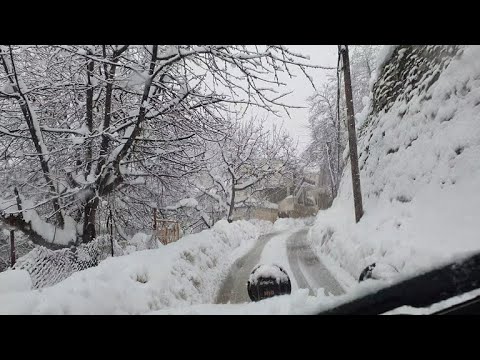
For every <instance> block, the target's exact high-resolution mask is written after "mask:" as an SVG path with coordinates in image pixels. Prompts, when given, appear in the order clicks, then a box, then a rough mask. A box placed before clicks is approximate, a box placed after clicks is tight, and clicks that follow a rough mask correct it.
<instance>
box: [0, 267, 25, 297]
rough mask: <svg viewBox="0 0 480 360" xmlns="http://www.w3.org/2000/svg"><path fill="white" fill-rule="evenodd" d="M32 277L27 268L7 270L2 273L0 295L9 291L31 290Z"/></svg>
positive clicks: (0, 276) (0, 274) (0, 275)
mask: <svg viewBox="0 0 480 360" xmlns="http://www.w3.org/2000/svg"><path fill="white" fill-rule="evenodd" d="M31 288H32V279H30V275H29V274H28V272H27V271H25V270H7V271H4V272H1V273H0V296H1V294H4V293H8V292H19V291H29V290H30V289H31Z"/></svg>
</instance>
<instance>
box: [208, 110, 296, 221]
mask: <svg viewBox="0 0 480 360" xmlns="http://www.w3.org/2000/svg"><path fill="white" fill-rule="evenodd" d="M292 145H293V143H292V139H291V138H290V137H289V136H288V135H287V134H286V132H285V131H284V130H283V129H282V128H281V127H280V128H276V127H274V128H273V129H272V130H266V129H265V128H264V127H263V126H262V125H261V123H257V122H256V121H255V120H253V119H252V120H250V121H248V122H246V123H240V122H234V123H233V125H232V130H231V133H230V135H228V136H227V137H225V139H223V140H222V141H220V142H218V143H215V144H214V146H213V148H212V149H211V150H210V152H209V155H210V156H211V157H210V158H209V161H207V162H206V174H207V175H208V177H209V178H210V182H209V183H207V186H200V187H199V189H200V190H201V191H202V193H203V194H205V195H207V196H208V197H210V198H211V199H213V200H215V201H216V202H217V203H218V206H219V208H220V209H221V210H223V211H224V213H225V215H226V218H227V220H228V221H229V222H231V221H232V220H233V214H234V210H235V207H237V206H240V205H249V204H250V205H252V206H255V205H259V200H261V199H262V198H263V197H264V196H263V195H265V193H266V191H267V190H269V189H272V188H275V187H276V186H277V185H278V182H279V181H281V177H282V176H283V175H284V174H285V172H287V170H288V166H289V164H290V162H291V161H292V160H293V157H294V150H293V146H292Z"/></svg>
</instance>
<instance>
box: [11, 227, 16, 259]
mask: <svg viewBox="0 0 480 360" xmlns="http://www.w3.org/2000/svg"><path fill="white" fill-rule="evenodd" d="M15 261H16V259H15V231H14V230H10V267H13V265H15Z"/></svg>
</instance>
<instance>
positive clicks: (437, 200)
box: [310, 46, 480, 283]
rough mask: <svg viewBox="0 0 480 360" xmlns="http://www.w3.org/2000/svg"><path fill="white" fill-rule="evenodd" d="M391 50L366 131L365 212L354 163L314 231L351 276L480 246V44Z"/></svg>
mask: <svg viewBox="0 0 480 360" xmlns="http://www.w3.org/2000/svg"><path fill="white" fill-rule="evenodd" d="M390 50H391V52H392V53H391V54H389V58H388V60H387V61H386V62H385V64H382V65H383V66H384V67H383V68H382V69H380V71H379V72H378V79H377V81H376V83H375V85H374V86H373V93H372V98H371V99H370V104H371V105H370V109H369V110H370V111H369V115H368V117H367V118H366V119H365V121H364V123H363V126H362V128H361V129H360V132H359V133H360V139H359V146H358V148H359V164H360V168H361V171H360V172H361V173H360V176H361V185H362V192H363V202H364V210H365V214H364V216H363V218H362V219H361V221H360V222H359V223H358V224H355V220H354V210H353V200H352V183H351V177H350V164H347V166H346V170H345V172H344V176H343V178H342V181H341V185H340V191H339V196H338V197H337V199H335V201H334V203H333V205H332V207H331V208H330V209H328V210H327V211H320V212H319V214H318V216H317V218H316V221H315V225H314V227H313V229H312V230H311V232H310V239H311V241H312V242H313V244H314V245H315V247H316V248H317V250H318V252H319V253H320V254H321V255H323V256H326V257H328V258H330V259H331V260H332V259H333V260H334V261H333V262H334V263H335V264H336V265H339V267H338V268H337V271H338V273H339V274H348V276H350V279H351V281H352V283H353V282H354V281H355V280H357V279H358V276H359V275H360V272H361V271H362V269H363V268H365V267H366V266H367V265H369V264H371V263H373V262H384V263H387V264H389V265H393V267H394V268H396V269H397V270H398V271H399V272H401V273H403V274H405V273H410V272H416V271H418V270H419V269H425V268H431V267H432V266H433V265H434V264H438V263H439V262H443V261H448V259H449V258H452V256H455V254H459V253H463V252H467V251H475V250H480V236H479V234H480V215H479V209H480V47H479V46H443V47H440V46H429V47H420V46H398V47H395V48H390Z"/></svg>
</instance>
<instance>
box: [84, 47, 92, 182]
mask: <svg viewBox="0 0 480 360" xmlns="http://www.w3.org/2000/svg"><path fill="white" fill-rule="evenodd" d="M89 54H91V53H90V52H89ZM93 65H94V64H93V60H89V61H88V63H87V85H88V86H87V103H86V122H87V128H88V131H89V132H90V134H91V133H92V132H93V84H92V79H91V76H92V74H93V71H94V67H93ZM85 163H86V167H85V180H87V177H88V175H89V174H90V171H91V169H92V140H89V141H88V144H87V150H86V154H85Z"/></svg>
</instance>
